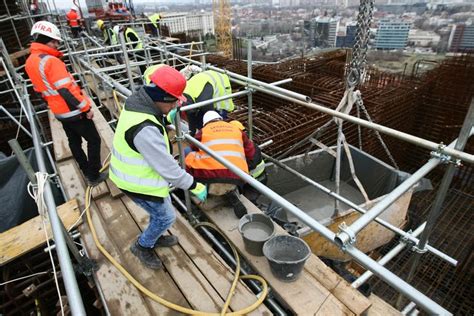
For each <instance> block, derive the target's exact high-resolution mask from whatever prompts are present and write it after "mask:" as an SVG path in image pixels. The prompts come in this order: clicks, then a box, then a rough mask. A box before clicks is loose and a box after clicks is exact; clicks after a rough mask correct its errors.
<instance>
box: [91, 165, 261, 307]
mask: <svg viewBox="0 0 474 316" xmlns="http://www.w3.org/2000/svg"><path fill="white" fill-rule="evenodd" d="M108 165H109V163H108V162H107V163H106V164H105V165H104V167H102V169H101V171H103V170H105V169H106V168H107V167H108ZM91 193H92V187H90V186H88V187H87V189H86V215H87V222H88V223H89V227H90V230H91V233H92V237H93V239H94V242H95V244H96V246H97V248H98V249H99V250H100V252H102V254H103V255H104V256H105V257H106V258H107V259H109V261H110V262H111V263H112V264H113V265H114V266H115V267H116V268H117V269H118V270H119V271H120V272H121V273H122V274H123V275H124V276H125V277H126V278H127V279H128V280H129V281H130V282H131V283H132V284H133V285H135V287H136V288H137V289H138V290H140V291H141V292H142V293H143V294H145V295H147V296H148V297H150V298H151V299H152V300H154V301H156V302H158V303H160V304H161V305H164V306H166V307H168V308H170V309H173V310H175V311H178V312H181V313H184V314H188V315H216V316H218V315H220V316H222V315H245V314H248V313H250V312H252V311H254V310H255V309H257V308H258V306H260V305H261V304H262V303H263V301H264V300H265V298H266V296H267V294H268V285H267V282H266V281H265V280H264V279H263V278H262V277H260V276H258V275H243V276H239V274H240V258H239V255H238V253H237V251H236V250H235V247H234V246H233V245H232V243H231V242H230V241H229V240H228V239H227V237H226V236H224V235H223V234H222V233H221V235H222V237H223V238H224V239H225V240H226V241H227V242H228V244H229V245H230V247H231V249H232V253H233V254H234V257H235V261H236V268H235V276H234V280H233V282H232V286H231V288H230V290H229V293H228V295H227V298H226V300H225V303H224V306H223V307H222V311H221V313H209V312H202V311H196V310H194V309H190V308H187V307H184V306H180V305H176V304H174V303H172V302H169V301H167V300H165V299H164V298H162V297H160V296H158V295H156V294H154V293H153V292H151V291H150V290H148V289H147V288H146V287H145V286H143V285H142V284H141V283H140V282H138V281H137V280H136V279H135V278H134V277H133V276H132V275H131V274H130V273H128V271H127V270H126V269H125V268H124V267H123V266H122V265H121V264H120V263H119V262H117V261H116V260H115V258H114V257H112V255H111V254H110V253H109V252H108V251H107V250H106V249H105V248H104V246H102V244H101V243H100V241H99V239H98V238H97V233H96V231H95V227H94V225H93V223H92V217H91V214H90V207H89V206H90V201H91V199H90V195H91ZM198 226H208V227H211V228H213V229H215V230H216V231H218V232H220V230H219V228H217V227H216V226H214V225H212V224H210V223H200V224H198V225H196V227H198ZM239 278H240V279H253V280H256V281H258V282H260V283H261V285H262V292H261V295H260V297H258V299H257V300H256V301H255V303H253V304H252V305H250V306H248V307H246V308H244V309H242V310H239V311H235V312H232V313H226V311H227V309H228V307H229V304H230V301H231V299H232V296H233V294H234V291H235V288H236V286H237V282H238V279H239Z"/></svg>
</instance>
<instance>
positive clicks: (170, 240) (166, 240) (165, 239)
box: [154, 236, 178, 248]
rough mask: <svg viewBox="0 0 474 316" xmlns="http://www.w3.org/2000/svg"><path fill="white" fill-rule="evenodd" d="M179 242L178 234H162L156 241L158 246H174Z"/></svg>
mask: <svg viewBox="0 0 474 316" xmlns="http://www.w3.org/2000/svg"><path fill="white" fill-rule="evenodd" d="M177 244H178V237H176V236H160V238H158V240H157V241H156V242H155V246H154V248H156V247H172V246H174V245H177Z"/></svg>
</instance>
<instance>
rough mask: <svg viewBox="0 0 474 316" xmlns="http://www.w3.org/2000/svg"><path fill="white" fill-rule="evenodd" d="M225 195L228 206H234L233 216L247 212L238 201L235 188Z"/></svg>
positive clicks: (239, 216)
mask: <svg viewBox="0 0 474 316" xmlns="http://www.w3.org/2000/svg"><path fill="white" fill-rule="evenodd" d="M225 197H226V199H227V202H228V203H229V204H230V206H232V207H233V208H234V214H235V216H237V218H241V217H242V216H244V215H245V214H247V209H246V208H245V206H244V205H243V204H242V202H241V201H240V199H239V193H238V192H237V190H232V191H230V192H229V193H226V195H225Z"/></svg>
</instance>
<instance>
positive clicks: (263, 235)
mask: <svg viewBox="0 0 474 316" xmlns="http://www.w3.org/2000/svg"><path fill="white" fill-rule="evenodd" d="M239 232H240V234H241V235H242V239H243V240H244V245H245V250H247V252H248V253H250V254H251V255H254V256H263V252H262V247H263V244H264V243H265V242H266V241H267V240H269V239H270V238H272V237H273V235H274V234H275V225H274V224H273V221H272V219H271V218H270V217H268V216H267V215H265V214H260V213H255V214H246V215H244V216H243V217H242V218H241V219H240V222H239Z"/></svg>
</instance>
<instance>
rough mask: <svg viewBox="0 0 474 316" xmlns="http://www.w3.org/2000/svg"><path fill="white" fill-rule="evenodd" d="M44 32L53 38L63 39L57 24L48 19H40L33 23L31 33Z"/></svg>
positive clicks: (43, 33)
mask: <svg viewBox="0 0 474 316" xmlns="http://www.w3.org/2000/svg"><path fill="white" fill-rule="evenodd" d="M36 34H42V35H46V36H48V37H51V38H52V39H55V40H58V41H62V38H61V33H60V32H59V29H58V27H57V26H56V25H54V24H53V23H51V22H48V21H38V22H36V23H35V24H33V27H32V28H31V33H30V35H31V36H33V35H36Z"/></svg>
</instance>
